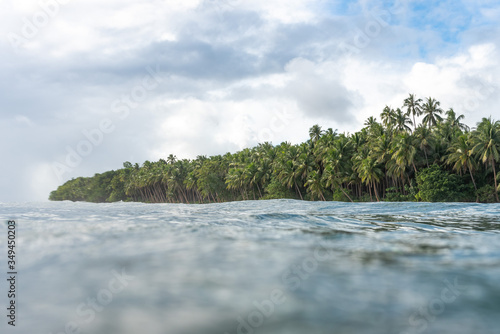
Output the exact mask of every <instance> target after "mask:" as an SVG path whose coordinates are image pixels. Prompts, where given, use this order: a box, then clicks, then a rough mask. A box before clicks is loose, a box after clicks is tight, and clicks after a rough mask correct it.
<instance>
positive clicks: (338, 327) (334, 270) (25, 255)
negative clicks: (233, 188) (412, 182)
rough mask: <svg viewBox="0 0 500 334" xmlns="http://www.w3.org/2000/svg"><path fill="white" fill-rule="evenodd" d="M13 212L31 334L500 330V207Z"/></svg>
mask: <svg viewBox="0 0 500 334" xmlns="http://www.w3.org/2000/svg"><path fill="white" fill-rule="evenodd" d="M0 212H1V213H2V217H4V218H15V219H17V220H18V222H19V230H20V231H19V238H20V239H19V252H20V253H19V258H20V260H19V262H20V279H19V291H20V297H19V303H20V311H19V312H20V313H19V314H20V315H19V326H18V327H17V328H16V330H18V332H19V333H35V332H36V333H47V334H48V333H54V334H55V333H61V332H62V333H64V332H68V333H72V330H73V329H75V328H77V329H78V330H81V332H82V333H92V334H101V333H102V334H113V333H117V334H118V333H119V334H135V333H149V334H156V333H169V334H170V333H173V334H175V333H181V334H182V333H208V334H211V333H214V334H215V333H220V334H224V333H229V334H233V333H269V334H271V333H273V334H281V333H283V334H285V333H287V334H294V333H297V334H299V333H312V334H315V333H318V334H319V333H325V334H326V333H356V334H359V333H370V334H377V333H381V334H382V333H383V334H391V333H395V334H396V333H397V334H399V333H454V334H455V333H464V334H465V333H497V332H498V328H499V325H500V319H499V318H498V314H499V313H500V286H499V284H498V278H499V277H500V205H496V204H494V205H483V204H443V203H439V204H429V203H355V204H352V203H335V202H326V203H325V202H323V203H319V202H301V201H291V200H275V201H248V202H237V203H236V202H235V203H223V204H212V205H182V204H175V205H172V204H152V205H149V204H139V203H114V204H89V203H70V202H62V203H44V204H15V205H11V204H9V205H7V204H0ZM0 242H1V244H0V247H1V249H5V248H6V247H5V238H3V237H2V238H1V241H0ZM2 289H3V290H5V289H4V286H2ZM2 326H5V324H4V323H2V324H1V325H0V328H2V333H3V332H4V331H3V329H4V327H2ZM65 327H66V328H65Z"/></svg>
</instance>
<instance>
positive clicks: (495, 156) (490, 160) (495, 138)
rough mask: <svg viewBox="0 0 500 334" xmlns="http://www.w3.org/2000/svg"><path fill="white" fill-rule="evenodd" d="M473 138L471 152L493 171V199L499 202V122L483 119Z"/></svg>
mask: <svg viewBox="0 0 500 334" xmlns="http://www.w3.org/2000/svg"><path fill="white" fill-rule="evenodd" d="M473 136H474V137H473V142H474V147H473V149H472V150H473V152H474V153H477V154H478V156H479V158H480V159H481V161H482V162H483V163H484V164H485V165H488V164H489V165H490V166H491V169H493V179H494V182H495V189H494V192H495V198H496V200H497V202H499V200H498V184H497V172H496V163H497V162H498V161H499V160H500V121H494V120H492V119H491V117H490V118H483V120H482V121H481V122H480V123H479V124H478V125H477V130H476V131H475V132H474V134H473Z"/></svg>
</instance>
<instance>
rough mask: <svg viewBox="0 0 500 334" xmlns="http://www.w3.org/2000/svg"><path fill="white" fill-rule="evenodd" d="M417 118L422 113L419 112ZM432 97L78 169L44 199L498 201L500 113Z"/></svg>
mask: <svg viewBox="0 0 500 334" xmlns="http://www.w3.org/2000/svg"><path fill="white" fill-rule="evenodd" d="M418 118H421V121H420V122H419V121H418ZM463 119H464V116H463V115H458V114H457V113H455V111H454V110H453V109H448V110H447V111H446V112H445V111H444V110H443V109H441V104H440V102H439V101H437V100H435V99H434V98H431V97H429V98H426V99H425V100H422V99H417V98H416V97H415V95H413V94H410V95H409V96H408V98H406V99H405V100H404V102H403V105H402V107H401V108H397V109H392V108H390V107H388V106H386V107H385V108H384V109H383V111H382V113H381V114H380V121H378V120H377V119H376V118H375V117H369V118H368V119H367V120H366V121H365V123H364V127H363V128H362V129H361V130H360V131H358V132H355V133H352V134H349V133H338V132H337V131H336V130H333V129H331V128H329V129H327V130H323V129H322V128H321V127H320V126H319V125H314V126H312V127H311V128H310V130H309V140H307V141H306V142H304V143H301V144H297V145H292V144H290V143H288V142H283V143H281V144H279V145H276V146H273V145H272V144H271V143H269V142H265V143H261V144H259V145H257V146H256V147H253V148H246V149H244V150H242V151H239V152H236V153H233V154H232V153H226V154H225V155H216V156H211V157H207V156H197V157H196V159H177V158H176V157H175V156H174V155H170V156H168V158H166V159H160V160H159V161H157V162H150V161H146V162H144V163H143V164H142V165H139V164H137V163H136V164H132V163H130V162H125V163H124V164H123V168H122V169H119V170H115V171H108V172H105V173H102V174H95V175H94V176H93V177H88V178H85V177H79V178H76V179H72V180H70V181H68V182H66V183H65V184H63V185H61V186H60V187H59V188H58V189H57V190H55V191H53V192H51V194H50V197H49V199H50V200H56V201H57V200H59V201H60V200H70V201H89V202H115V201H138V202H148V203H213V202H225V201H237V200H257V199H275V198H290V199H301V200H321V201H326V200H336V201H351V202H353V201H381V200H385V201H464V202H474V201H475V202H499V199H498V191H500V187H499V186H498V180H499V177H498V163H499V161H500V122H499V121H494V120H493V119H492V118H491V117H490V118H483V119H482V121H481V122H479V123H477V125H476V127H474V128H472V129H471V128H469V127H468V126H467V125H466V124H465V123H463Z"/></svg>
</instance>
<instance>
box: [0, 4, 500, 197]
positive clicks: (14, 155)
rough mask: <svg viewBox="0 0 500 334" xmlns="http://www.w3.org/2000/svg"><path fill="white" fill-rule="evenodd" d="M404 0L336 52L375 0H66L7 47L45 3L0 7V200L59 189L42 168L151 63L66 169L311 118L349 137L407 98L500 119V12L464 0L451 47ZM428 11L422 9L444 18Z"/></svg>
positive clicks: (220, 146) (251, 138)
mask: <svg viewBox="0 0 500 334" xmlns="http://www.w3.org/2000/svg"><path fill="white" fill-rule="evenodd" d="M401 3H403V6H402V7H401V11H400V12H399V13H398V14H395V15H393V16H392V17H391V20H390V21H391V22H390V23H391V25H389V26H385V27H384V29H382V30H381V31H380V33H379V34H378V35H377V36H374V37H372V38H371V39H370V42H369V43H368V45H366V46H365V47H363V48H362V49H360V50H359V51H360V52H359V53H357V54H353V55H351V56H347V55H346V54H341V53H339V50H338V49H339V44H340V42H342V41H344V42H345V41H347V42H352V40H353V37H354V35H355V33H356V32H357V31H358V30H356V27H358V28H359V29H364V28H365V27H366V26H367V24H368V23H369V22H371V21H373V20H374V18H373V16H371V13H372V11H373V8H378V7H380V8H382V4H383V2H382V1H377V2H374V3H372V2H370V3H368V2H367V1H360V2H358V3H355V4H354V5H350V9H349V10H348V12H349V15H345V16H344V15H339V14H338V13H336V12H335V11H334V9H331V8H335V7H336V5H337V4H340V2H335V3H332V2H328V3H326V2H324V1H315V0H289V1H285V0H271V1H269V0H255V1H244V0H205V1H202V0H175V1H174V0H168V1H161V0H155V1H149V2H138V1H136V0H106V1H97V0H89V1H84V2H82V1H70V2H69V3H68V4H67V5H64V6H61V7H60V9H59V12H58V14H57V15H56V16H55V17H53V18H51V20H50V22H49V23H48V24H47V25H46V26H45V27H42V28H40V29H39V31H38V33H37V34H36V36H34V37H33V38H31V39H29V41H28V42H27V44H26V46H25V47H24V48H22V49H21V50H20V51H19V52H18V53H17V54H16V53H15V52H14V51H13V49H12V48H11V45H10V44H9V42H8V40H7V38H5V37H6V34H7V33H8V32H14V33H18V34H20V33H21V30H22V27H23V18H27V19H31V18H32V16H33V14H35V13H37V12H38V11H39V10H40V6H39V4H38V1H17V2H15V1H8V2H7V1H2V2H0V28H1V30H2V31H3V32H4V39H2V40H0V55H1V56H0V57H1V59H0V60H2V61H1V62H0V74H2V77H4V78H7V80H4V81H3V83H0V110H1V114H0V130H2V133H3V134H5V135H6V136H8V137H9V138H10V137H12V136H15V138H16V141H12V142H11V141H9V143H7V141H3V142H0V155H2V156H3V157H5V158H4V159H6V160H9V161H15V162H16V163H15V164H7V165H3V168H4V169H5V171H4V172H3V173H2V174H3V176H4V178H3V179H1V180H0V185H1V189H2V192H1V193H0V201H7V200H12V199H25V200H33V199H46V198H47V196H48V190H49V189H53V188H55V187H56V186H57V184H56V183H57V182H56V181H54V177H53V176H50V170H49V169H48V167H47V166H50V164H51V163H52V162H53V161H54V160H61V159H64V156H65V154H66V147H67V146H68V145H69V146H74V145H76V144H77V143H78V142H79V141H81V140H82V139H84V138H83V137H82V136H83V135H82V130H84V129H90V128H94V127H96V126H97V125H98V124H99V121H100V120H101V119H102V118H103V117H112V118H113V117H115V116H116V115H113V113H112V112H111V110H110V105H111V103H112V101H113V100H115V99H117V98H120V96H121V95H122V94H126V93H130V91H131V89H132V88H133V87H134V86H135V85H137V84H138V83H139V82H140V81H141V80H142V77H143V76H144V75H145V67H146V66H148V65H149V66H156V64H158V65H159V66H160V67H161V70H162V71H164V82H163V84H162V85H161V86H159V88H158V89H156V90H154V91H152V92H151V94H150V96H149V97H148V99H147V100H146V101H144V102H143V103H141V105H140V106H139V107H138V108H137V109H134V110H133V111H132V112H131V114H130V116H129V117H128V118H127V119H126V120H117V119H116V117H115V118H113V120H114V121H116V130H115V131H114V132H113V133H111V134H109V136H107V137H106V138H105V140H104V142H103V144H102V145H101V146H99V147H97V148H95V149H94V150H93V152H92V154H91V155H89V156H88V157H86V158H85V159H84V161H83V162H82V164H81V165H80V166H78V168H75V169H74V170H73V171H72V172H71V173H68V174H67V175H66V178H71V177H76V176H79V175H85V176H90V175H93V174H94V173H96V172H103V171H105V170H107V169H112V168H115V169H116V168H120V167H121V164H122V162H123V161H126V160H129V161H131V162H134V163H135V162H138V163H141V162H143V161H144V160H146V159H149V160H158V159H159V158H162V157H163V158H164V157H165V156H166V155H168V154H170V153H173V154H176V155H177V156H178V157H181V158H182V157H185V158H189V157H191V158H193V157H195V156H196V155H199V154H203V155H212V154H224V153H225V152H227V151H235V150H239V149H242V148H244V147H249V146H253V145H255V144H257V143H258V142H262V141H264V140H272V142H273V143H274V144H279V143H280V142H282V141H291V142H292V143H298V142H301V141H303V140H305V139H307V137H308V134H307V131H308V129H309V127H310V126H312V125H313V124H315V123H319V124H320V125H322V126H323V127H324V128H327V127H332V128H334V129H335V128H337V129H339V130H340V131H344V130H345V131H350V132H352V131H355V130H358V129H359V128H360V127H361V126H362V124H363V122H364V120H365V119H366V118H367V117H368V116H372V115H375V116H378V115H379V113H380V112H381V111H382V109H383V107H384V106H385V105H386V104H388V105H391V106H392V107H394V108H396V107H400V106H401V104H402V101H403V99H404V98H405V97H406V96H407V94H408V93H416V94H417V95H419V96H420V97H426V96H429V95H431V96H433V97H435V98H436V99H438V100H441V102H442V106H443V107H444V108H448V107H454V108H455V110H456V111H457V112H459V113H464V114H465V115H466V116H467V118H466V121H467V122H468V123H469V124H471V125H473V124H474V123H475V122H476V121H478V120H479V119H480V118H481V117H482V116H485V115H486V116H489V115H490V114H491V115H493V117H496V118H498V116H496V115H495V113H498V111H497V109H496V106H497V105H498V104H499V102H500V101H498V99H499V98H498V96H499V94H497V92H498V87H499V86H500V82H499V80H500V79H498V78H500V75H499V74H500V73H499V70H498V68H499V59H500V57H499V54H498V47H499V45H500V39H499V38H498V37H497V36H498V33H497V31H498V27H497V26H498V24H497V23H495V22H497V21H498V20H496V21H495V18H496V17H497V16H498V6H497V5H495V3H494V2H492V1H484V2H482V3H481V4H480V6H483V7H479V8H478V7H477V6H478V5H477V4H475V3H473V2H472V1H467V2H466V4H467V6H466V8H465V9H464V10H470V12H471V13H474V15H476V14H477V16H475V20H471V23H470V25H471V26H470V27H467V29H468V30H467V29H466V30H465V31H463V32H462V33H460V34H458V35H457V36H458V37H457V40H458V42H449V41H443V39H442V36H441V33H442V32H443V31H440V30H436V29H433V28H432V27H427V26H426V27H424V28H419V27H416V26H415V25H414V24H413V23H412V20H415V19H416V17H415V14H414V13H413V12H412V10H411V6H405V5H404V4H405V3H406V2H405V1H402V2H401ZM431 7H432V6H430V7H429V8H430V10H431V9H432V11H433V13H432V15H433V17H436V15H438V13H441V15H444V14H442V13H445V12H446V4H445V5H444V7H443V6H441V7H436V8H431ZM479 13H483V14H482V15H484V17H485V18H484V19H483V18H481V17H480V14H479ZM450 15H451V14H450ZM461 17H465V16H461ZM462 24H463V22H458V21H456V22H455V21H454V22H452V23H450V31H451V30H453V29H455V28H456V27H458V26H461V25H462ZM451 25H453V26H451ZM443 29H446V28H443ZM453 31H454V32H456V29H455V30H453ZM285 123H286V124H285ZM283 124H285V126H283ZM19 166H28V167H29V168H28V167H26V168H25V167H22V168H20V167H19Z"/></svg>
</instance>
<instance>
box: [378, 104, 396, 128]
mask: <svg viewBox="0 0 500 334" xmlns="http://www.w3.org/2000/svg"><path fill="white" fill-rule="evenodd" d="M380 118H381V119H382V123H383V124H384V125H385V126H386V127H388V128H390V127H392V125H393V124H394V120H395V115H394V110H393V109H391V108H389V107H388V106H385V108H384V110H383V111H382V113H381V114H380Z"/></svg>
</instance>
